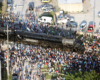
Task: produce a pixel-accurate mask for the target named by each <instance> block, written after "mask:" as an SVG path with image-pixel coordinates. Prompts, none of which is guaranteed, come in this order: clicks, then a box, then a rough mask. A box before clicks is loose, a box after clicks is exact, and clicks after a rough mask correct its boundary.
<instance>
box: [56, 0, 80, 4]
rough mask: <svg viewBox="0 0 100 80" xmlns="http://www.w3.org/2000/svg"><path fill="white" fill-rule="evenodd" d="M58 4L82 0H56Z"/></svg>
mask: <svg viewBox="0 0 100 80" xmlns="http://www.w3.org/2000/svg"><path fill="white" fill-rule="evenodd" d="M58 3H59V4H75V3H82V0H58Z"/></svg>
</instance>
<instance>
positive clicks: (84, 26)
mask: <svg viewBox="0 0 100 80" xmlns="http://www.w3.org/2000/svg"><path fill="white" fill-rule="evenodd" d="M86 25H87V23H85V22H83V23H81V25H80V27H79V29H80V30H83V29H85V28H86Z"/></svg>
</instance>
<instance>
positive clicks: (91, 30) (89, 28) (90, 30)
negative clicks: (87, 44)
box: [87, 25, 95, 32]
mask: <svg viewBox="0 0 100 80" xmlns="http://www.w3.org/2000/svg"><path fill="white" fill-rule="evenodd" d="M94 27H95V26H94ZM93 29H94V28H93V25H89V27H88V29H87V32H93Z"/></svg>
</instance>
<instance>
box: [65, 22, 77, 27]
mask: <svg viewBox="0 0 100 80" xmlns="http://www.w3.org/2000/svg"><path fill="white" fill-rule="evenodd" d="M66 27H71V28H76V27H77V23H76V22H67V24H66Z"/></svg>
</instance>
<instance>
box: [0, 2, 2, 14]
mask: <svg viewBox="0 0 100 80" xmlns="http://www.w3.org/2000/svg"><path fill="white" fill-rule="evenodd" d="M1 12H2V3H0V14H1Z"/></svg>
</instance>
